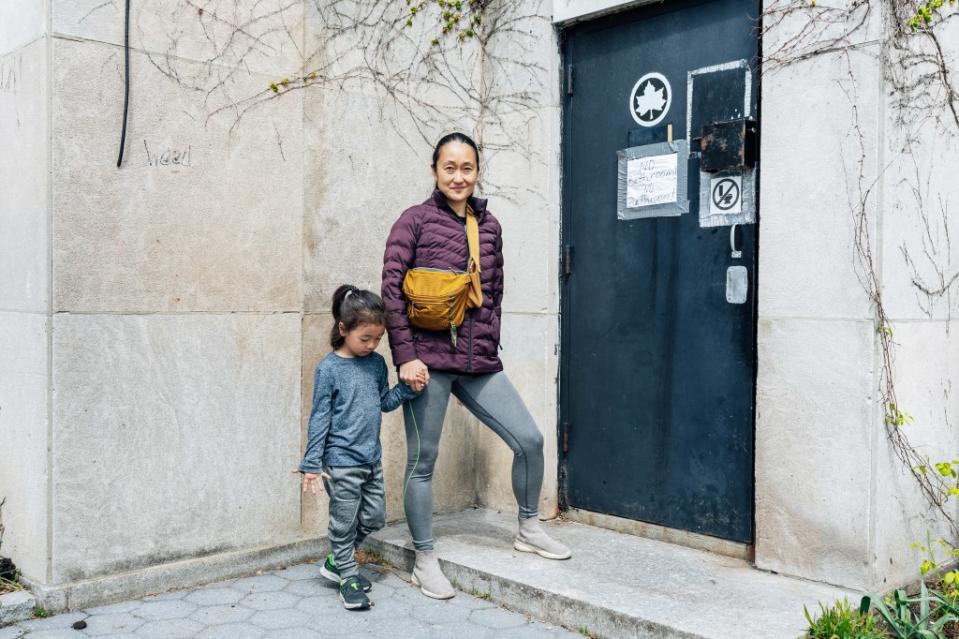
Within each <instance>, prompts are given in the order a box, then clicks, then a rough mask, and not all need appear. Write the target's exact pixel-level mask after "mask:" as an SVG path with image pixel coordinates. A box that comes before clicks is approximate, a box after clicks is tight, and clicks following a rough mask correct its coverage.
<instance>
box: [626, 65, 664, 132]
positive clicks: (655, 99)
mask: <svg viewBox="0 0 959 639" xmlns="http://www.w3.org/2000/svg"><path fill="white" fill-rule="evenodd" d="M672 103H673V89H672V87H670V86H669V80H667V79H666V76H664V75H663V74H662V73H647V74H646V75H644V76H643V77H641V78H640V79H639V81H638V82H636V84H635V85H633V90H632V91H630V93H629V113H630V115H632V116H633V119H634V120H636V123H637V124H639V125H640V126H655V125H657V124H659V123H660V122H662V121H663V118H665V117H666V114H667V113H668V112H669V106H670V105H671V104H672Z"/></svg>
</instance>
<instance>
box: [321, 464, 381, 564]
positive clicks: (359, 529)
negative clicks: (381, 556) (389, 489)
mask: <svg viewBox="0 0 959 639" xmlns="http://www.w3.org/2000/svg"><path fill="white" fill-rule="evenodd" d="M326 472H327V473H329V475H330V476H331V477H332V478H333V479H326V478H324V479H323V484H324V486H325V487H326V493H327V495H328V496H329V498H330V527H329V537H330V545H331V546H332V547H333V559H334V560H335V561H336V568H337V570H339V573H340V579H346V578H347V577H352V576H354V575H356V574H357V572H358V568H357V566H356V557H355V556H354V552H353V551H354V549H355V548H356V547H357V546H359V545H360V544H361V543H362V542H363V540H364V539H366V536H367V535H369V534H370V533H371V532H375V531H377V530H379V529H380V528H382V527H383V524H384V522H385V520H386V503H385V501H384V499H383V464H382V463H381V462H376V463H375V464H366V465H364V466H331V467H327V468H326Z"/></svg>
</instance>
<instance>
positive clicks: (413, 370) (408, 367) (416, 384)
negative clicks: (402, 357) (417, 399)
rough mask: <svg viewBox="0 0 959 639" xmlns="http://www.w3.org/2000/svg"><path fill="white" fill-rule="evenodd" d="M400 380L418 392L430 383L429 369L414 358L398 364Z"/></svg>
mask: <svg viewBox="0 0 959 639" xmlns="http://www.w3.org/2000/svg"><path fill="white" fill-rule="evenodd" d="M400 381H401V382H403V383H405V384H406V385H407V386H409V387H410V388H412V389H413V390H415V391H416V392H417V393H418V392H420V391H421V390H423V389H424V388H426V385H427V384H429V383H430V371H429V369H428V368H427V367H426V364H424V363H423V362H422V361H420V360H418V359H414V360H412V361H409V362H406V363H405V364H401V365H400Z"/></svg>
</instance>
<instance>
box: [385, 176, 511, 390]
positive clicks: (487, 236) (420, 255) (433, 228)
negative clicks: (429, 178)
mask: <svg viewBox="0 0 959 639" xmlns="http://www.w3.org/2000/svg"><path fill="white" fill-rule="evenodd" d="M469 203H470V206H471V207H473V210H474V211H476V219H477V222H478V223H479V243H480V246H479V252H480V269H481V271H482V273H481V275H480V279H481V281H482V288H483V306H482V307H481V308H472V309H469V310H467V311H466V318H465V319H464V320H463V323H462V325H460V327H459V329H458V331H457V338H456V347H455V348H454V347H453V344H452V341H451V340H450V334H449V331H424V330H421V329H419V328H416V327H414V326H411V325H410V322H409V319H408V318H407V317H406V296H405V295H403V278H404V277H405V276H406V271H407V270H409V269H411V268H419V267H427V268H438V269H446V270H455V271H464V270H466V264H467V262H468V261H469V247H468V245H467V242H466V222H465V221H464V220H463V219H462V218H460V217H459V216H457V215H456V213H454V212H453V210H452V209H450V207H449V205H448V204H447V203H446V198H445V197H444V196H443V194H442V193H441V192H439V191H434V193H433V197H431V198H430V199H428V200H426V201H425V202H423V203H422V204H419V205H417V206H413V207H411V208H408V209H406V210H405V211H403V214H402V215H400V218H399V219H398V220H396V223H395V224H393V229H392V230H391V231H390V236H389V238H388V239H387V240H386V253H385V254H384V256H383V301H384V302H385V303H386V314H387V319H386V326H387V330H388V332H389V338H390V348H391V349H392V351H393V363H394V364H395V365H396V366H400V365H401V364H405V363H406V362H410V361H413V360H414V359H419V360H421V361H422V362H423V363H424V364H426V365H427V366H428V367H429V368H430V369H431V370H439V371H448V372H455V373H495V372H497V371H501V370H503V364H502V362H500V359H499V323H500V305H501V303H502V301H503V233H502V229H501V228H500V225H499V221H497V219H496V218H495V217H493V214H492V213H490V212H489V211H487V210H486V200H481V199H478V198H470V200H469Z"/></svg>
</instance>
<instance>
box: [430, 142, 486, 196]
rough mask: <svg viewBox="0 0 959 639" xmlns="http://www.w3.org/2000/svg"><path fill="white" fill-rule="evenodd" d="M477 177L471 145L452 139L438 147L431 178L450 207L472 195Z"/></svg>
mask: <svg viewBox="0 0 959 639" xmlns="http://www.w3.org/2000/svg"><path fill="white" fill-rule="evenodd" d="M478 177H479V169H478V168H477V158H476V151H474V150H473V147H471V146H470V145H468V144H463V143H462V142H455V141H454V142H450V143H448V144H444V145H443V146H442V148H440V156H439V158H438V159H437V160H436V166H435V167H433V178H435V179H436V186H437V188H439V190H440V192H441V193H442V194H443V195H445V196H446V201H447V202H449V204H450V206H451V207H454V206H455V205H456V204H462V203H465V202H466V199H467V198H468V197H469V196H471V195H473V189H475V188H476V180H477V178H478Z"/></svg>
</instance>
